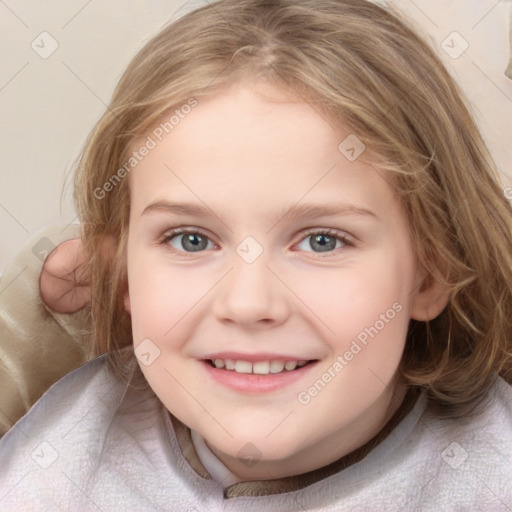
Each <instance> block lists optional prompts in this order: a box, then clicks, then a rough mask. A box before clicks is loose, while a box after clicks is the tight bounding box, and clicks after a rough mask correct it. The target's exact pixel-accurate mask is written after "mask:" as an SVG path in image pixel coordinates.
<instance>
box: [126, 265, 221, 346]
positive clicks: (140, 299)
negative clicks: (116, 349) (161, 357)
mask: <svg viewBox="0 0 512 512" xmlns="http://www.w3.org/2000/svg"><path fill="white" fill-rule="evenodd" d="M132 261H133V262H134V263H133V264H132V265H131V266H129V269H128V280H129V289H130V302H131V310H132V311H131V317H132V326H133V334H134V342H135V343H137V341H138V340H139V339H144V338H151V339H153V338H154V339H155V340H160V342H162V341H164V340H165V339H171V337H172V336H171V332H172V334H173V335H174V336H175V334H176V332H177V330H179V329H182V328H183V326H185V325H186V324H187V321H188V319H189V317H190V315H189V313H190V312H191V311H192V310H193V309H194V307H195V306H196V305H198V303H199V302H200V300H201V298H202V297H204V296H205V294H207V293H208V291H209V290H210V289H211V287H212V284H213V283H214V279H213V277H212V276H211V275H209V278H208V276H207V275H205V272H201V271H196V270H195V269H194V270H192V269H190V268H185V266H182V267H181V268H180V267H176V265H173V266H172V267H171V266H170V265H166V264H165V261H162V258H159V259H158V260H157V258H149V257H146V258H133V260H132ZM177 326H178V327H177Z"/></svg>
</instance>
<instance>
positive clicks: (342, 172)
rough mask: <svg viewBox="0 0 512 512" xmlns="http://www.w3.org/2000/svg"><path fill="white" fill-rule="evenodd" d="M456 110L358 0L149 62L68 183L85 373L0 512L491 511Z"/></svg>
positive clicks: (204, 11)
mask: <svg viewBox="0 0 512 512" xmlns="http://www.w3.org/2000/svg"><path fill="white" fill-rule="evenodd" d="M461 97H462V95H461V91H460V90H459V89H458V87H457V86H456V84H455V83H454V81H453V79H452V78H451V77H450V76H449V74H448V72H447V71H446V69H445V68H444V67H443V65H442V64H441V62H440V61H439V59H438V58H437V57H436V55H435V54H434V53H433V51H432V50H431V49H430V48H429V46H428V45H427V44H426V43H425V42H423V41H422V40H421V39H420V38H419V37H418V36H417V35H416V34H415V33H414V32H413V31H411V29H410V28H408V27H407V26H406V25H405V24H404V22H402V21H401V20H400V19H398V18H397V17H396V16H395V15H393V14H391V13H390V12H388V10H386V9H384V8H382V7H379V6H377V5H374V4H372V3H369V2H366V1H363V0H336V1H335V0H321V1H319V0H315V1H312V0H301V1H299V2H298V1H290V0H279V1H276V2H271V3H267V2H261V1H256V0H242V1H241V0H221V1H220V2H217V3H214V4H211V5H208V6H207V7H204V8H201V9H198V10H197V11H194V12H192V13H190V14H188V15H186V16H184V17H183V18H181V19H180V20H178V21H176V22H175V23H173V24H171V25H169V26H168V27H166V28H165V29H164V30H163V31H162V32H161V33H160V34H158V35H157V36H156V37H155V38H154V39H153V40H151V41H150V42H149V43H148V44H147V45H146V46H145V48H143V49H142V50H141V51H140V52H139V54H138V55H137V56H136V57H135V58H134V60H133V61H132V63H131V64H130V65H129V67H128V69H127V71H126V72H125V74H124V75H123V77H122V78H121V80H120V82H119V84H118V86H117V89H116V91H115V93H114V96H113V99H112V101H111V103H110V105H109V107H108V109H107V112H106V113H105V114H104V116H103V117H102V118H101V119H100V121H99V122H98V124H97V126H96V127H95V128H94V130H93V132H92V133H91V135H90V137H89V139H88V141H87V143H86V146H85V148H84V151H83V154H82V156H81V159H80V161H79V164H78V167H77V174H76V183H75V198H76V208H77V211H78V212H79V215H80V219H81V224H82V232H81V240H82V244H83V251H84V255H85V256H84V261H85V262H86V269H85V274H86V275H87V276H88V279H89V280H90V296H91V301H90V302H91V322H92V324H91V329H92V333H93V334H92V340H93V342H94V348H95V354H96V355H98V356H99V357H97V358H96V359H93V360H91V361H90V362H88V363H87V364H84V365H83V366H81V367H79V368H78V369H77V370H75V371H73V372H71V373H70V374H68V375H66V376H65V377H64V378H63V379H61V380H60V381H58V382H57V383H56V384H55V385H54V386H52V387H51V388H50V390H49V391H47V392H46V393H45V395H44V396H43V397H42V398H41V399H40V400H39V401H38V402H37V403H36V404H35V405H34V406H33V407H32V408H31V409H30V411H29V412H28V414H26V415H25V416H24V417H23V418H22V419H21V420H20V421H18V422H17V423H16V425H15V426H14V427H13V428H12V429H11V430H10V431H9V432H8V433H7V434H6V435H5V436H3V438H2V439H1V441H0V459H1V461H2V464H1V469H0V489H1V491H2V494H1V495H0V508H1V509H2V510H20V509H21V510H25V509H26V510H29V509H30V510H43V509H45V510H46V509H47V508H50V506H51V507H52V508H55V509H61V508H66V509H71V510H119V509H121V510H173V511H203V510H211V511H217V510H218V511H220V510H226V511H227V510H233V511H256V510H265V511H276V512H277V511H279V512H282V511H292V510H293V511H296V510H317V511H319V510H325V511H328V510H380V511H391V510H436V511H438V510H468V509H472V510H510V508H511V507H512V481H511V477H510V475H511V474H512V406H511V404H512V387H511V385H510V383H511V382H512V343H511V330H512V325H511V320H510V319H511V318H512V256H511V254H512V229H511V228H512V222H511V221H512V209H511V207H510V206H509V204H508V202H507V200H506V198H505V196H504V193H503V190H502V188H501V187H500V185H499V181H498V177H497V173H496V171H495V168H494V164H493V162H492V159H491V157H490V156H489V154H488V151H487V149H486V147H485V145H484V143H483V141H482V138H481V136H480V134H479V133H478V130H477V128H476V126H475V123H474V121H473V120H472V117H471V116H470V114H469V112H468V108H467V107H466V106H465V103H464V101H463V100H462V99H461ZM79 252H80V249H79ZM80 273H81V272H80ZM56 350H58V349H57V347H56Z"/></svg>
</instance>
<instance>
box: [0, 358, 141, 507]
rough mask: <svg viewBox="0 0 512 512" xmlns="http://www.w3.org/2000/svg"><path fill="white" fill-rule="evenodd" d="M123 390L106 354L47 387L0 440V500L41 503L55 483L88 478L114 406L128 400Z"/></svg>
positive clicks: (115, 411)
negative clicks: (71, 476)
mask: <svg viewBox="0 0 512 512" xmlns="http://www.w3.org/2000/svg"><path fill="white" fill-rule="evenodd" d="M127 387H128V384H126V383H124V382H122V381H121V380H120V379H119V378H118V377H117V376H116V375H115V374H114V373H113V372H112V371H111V370H110V369H109V365H108V360H107V355H106V354H105V355H103V356H100V357H98V358H95V359H93V360H91V361H89V362H87V363H85V364H84V365H82V366H80V367H79V368H77V369H76V370H74V371H72V372H70V373H68V374H67V375H65V376H64V377H63V378H62V379H60V380H59V381H57V382H56V383H55V384H53V385H52V386H51V387H50V388H49V389H48V390H47V391H46V393H44V394H43V396H42V397H41V398H40V399H39V400H38V401H37V402H36V403H35V404H34V405H33V406H32V408H31V409H30V410H29V411H28V413H27V414H26V415H25V416H23V417H22V418H21V419H20V420H19V421H18V422H17V423H16V424H15V425H14V426H13V427H12V428H11V429H10V430H9V431H8V432H7V433H6V434H5V435H4V436H3V437H2V438H1V439H0V460H1V461H2V464H1V467H0V489H1V490H2V492H4V490H5V492H7V494H5V496H2V492H0V500H2V498H5V497H9V498H10V499H11V500H12V499H14V496H16V497H17V498H16V499H24V497H27V496H30V495H31V494H37V499H38V500H39V499H43V497H44V494H45V493H44V492H43V493H42V492H41V491H42V490H43V489H48V488H50V487H52V485H53V482H54V481H56V479H64V480H65V479H66V476H65V475H68V476H69V475H71V474H80V476H81V477H82V476H83V478H84V479H86V478H87V477H88V476H90V475H93V474H94V471H95V467H96V465H97V463H98V461H99V460H101V457H102V451H103V449H104V444H105V438H106V435H107V432H109V429H110V427H111V425H112V423H113V421H114V420H115V416H116V414H117V412H118V411H119V408H120V407H126V403H127V397H128V402H130V400H131V399H130V396H133V393H131V394H130V393H126V391H127ZM132 399H133V398H132ZM128 406H129V404H128ZM35 482H37V485H36V484H35ZM68 483H69V482H68ZM60 488H63V486H60ZM26 499H28V500H29V501H27V503H32V502H33V500H34V499H36V498H35V497H34V496H31V497H30V498H28V497H27V498H26ZM6 502H7V503H10V501H9V500H6ZM6 502H4V504H5V503H6ZM16 503H17V502H16ZM38 503H39V502H38ZM49 503H51V501H49ZM0 504H1V501H0ZM22 504H23V502H22V503H21V505H22ZM39 504H40V505H43V503H39ZM0 508H1V507H0Z"/></svg>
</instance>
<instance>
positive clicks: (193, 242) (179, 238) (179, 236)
mask: <svg viewBox="0 0 512 512" xmlns="http://www.w3.org/2000/svg"><path fill="white" fill-rule="evenodd" d="M174 238H176V240H173V239H174ZM208 240H209V238H208V237H207V236H206V235H204V234H202V233H201V232H200V231H197V230H193V229H184V228H178V229H174V230H172V231H171V232H170V233H169V234H168V235H167V236H166V237H165V238H164V239H163V240H162V243H163V244H169V245H170V246H171V247H173V248H174V249H176V250H178V251H181V250H185V252H200V251H203V250H204V249H206V248H207V245H208ZM173 242H176V245H173ZM176 246H178V247H176ZM180 246H181V247H180Z"/></svg>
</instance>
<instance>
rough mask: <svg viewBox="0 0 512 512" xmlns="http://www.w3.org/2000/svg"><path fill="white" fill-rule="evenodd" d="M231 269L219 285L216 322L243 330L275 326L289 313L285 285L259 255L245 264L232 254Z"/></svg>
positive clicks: (216, 299) (215, 302)
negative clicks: (232, 325)
mask: <svg viewBox="0 0 512 512" xmlns="http://www.w3.org/2000/svg"><path fill="white" fill-rule="evenodd" d="M233 263H234V265H233V268H232V270H231V272H229V273H228V274H227V275H226V277H225V278H224V279H223V280H222V281H221V283H219V287H218V288H217V291H216V294H215V299H214V302H213V313H214V315H215V316H216V318H217V319H218V320H219V321H222V322H230V323H234V324H238V325H239V326H242V327H245V328H260V327H270V326H272V327H275V326H278V325H280V324H282V323H283V322H285V321H286V319H287V318H288V315H289V313H290V304H289V298H287V293H286V286H285V285H284V284H283V283H282V282H281V281H280V280H279V279H278V278H277V277H276V275H275V274H274V272H273V271H272V270H271V269H270V268H269V266H268V262H267V260H266V259H265V258H264V257H263V256H260V258H258V259H257V260H256V261H254V262H253V263H247V262H245V261H244V260H243V259H241V258H240V257H239V256H238V255H236V254H235V256H234V260H233Z"/></svg>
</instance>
